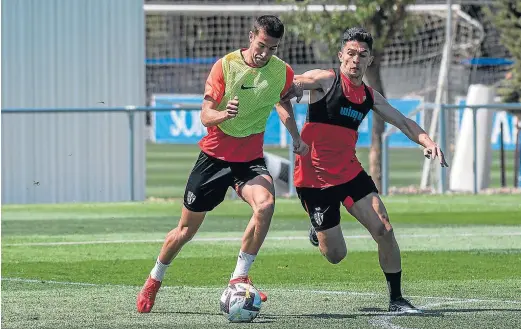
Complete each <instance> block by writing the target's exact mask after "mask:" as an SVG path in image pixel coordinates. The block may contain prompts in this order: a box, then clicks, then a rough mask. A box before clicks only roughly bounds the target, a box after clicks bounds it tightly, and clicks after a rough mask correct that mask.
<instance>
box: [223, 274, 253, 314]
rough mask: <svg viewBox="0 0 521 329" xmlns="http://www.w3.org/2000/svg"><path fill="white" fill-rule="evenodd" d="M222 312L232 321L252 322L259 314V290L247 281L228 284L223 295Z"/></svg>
mask: <svg viewBox="0 0 521 329" xmlns="http://www.w3.org/2000/svg"><path fill="white" fill-rule="evenodd" d="M220 304H221V312H222V313H223V314H224V316H225V317H226V318H227V319H228V321H230V322H251V321H253V319H255V318H256V317H257V315H259V312H260V309H261V298H260V294H259V291H258V290H257V289H255V287H254V286H252V285H251V284H247V283H242V282H240V283H234V284H230V285H228V287H226V289H225V290H224V292H223V294H222V296H221V302H220Z"/></svg>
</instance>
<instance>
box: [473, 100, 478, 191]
mask: <svg viewBox="0 0 521 329" xmlns="http://www.w3.org/2000/svg"><path fill="white" fill-rule="evenodd" d="M477 112H478V109H477V108H476V107H473V108H472V148H473V152H472V170H473V172H474V187H473V193H474V194H478V131H477V126H478V124H477V120H476V119H477Z"/></svg>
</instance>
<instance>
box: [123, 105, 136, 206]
mask: <svg viewBox="0 0 521 329" xmlns="http://www.w3.org/2000/svg"><path fill="white" fill-rule="evenodd" d="M125 108H126V109H127V115H128V127H129V129H128V132H129V134H130V136H129V142H128V154H129V161H130V163H129V183H130V200H131V201H136V196H135V193H134V192H135V191H134V146H135V141H134V135H135V134H134V111H135V109H136V107H135V106H127V107H125Z"/></svg>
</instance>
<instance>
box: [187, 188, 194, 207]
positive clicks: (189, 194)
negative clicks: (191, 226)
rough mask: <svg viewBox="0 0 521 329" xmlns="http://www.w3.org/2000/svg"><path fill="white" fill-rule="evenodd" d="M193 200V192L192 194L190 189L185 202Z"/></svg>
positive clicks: (190, 202) (189, 202)
mask: <svg viewBox="0 0 521 329" xmlns="http://www.w3.org/2000/svg"><path fill="white" fill-rule="evenodd" d="M194 201H195V194H193V193H192V192H191V191H188V193H187V194H186V203H188V204H192V203H193V202H194Z"/></svg>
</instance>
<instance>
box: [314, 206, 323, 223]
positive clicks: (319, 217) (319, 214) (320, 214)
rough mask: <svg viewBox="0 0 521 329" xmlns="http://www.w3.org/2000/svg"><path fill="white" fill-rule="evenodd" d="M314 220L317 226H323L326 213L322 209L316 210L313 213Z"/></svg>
mask: <svg viewBox="0 0 521 329" xmlns="http://www.w3.org/2000/svg"><path fill="white" fill-rule="evenodd" d="M313 220H315V223H317V225H322V222H323V221H324V212H323V211H322V209H320V207H317V208H315V211H314V212H313Z"/></svg>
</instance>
